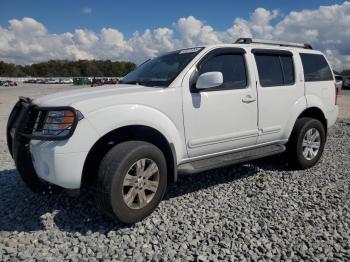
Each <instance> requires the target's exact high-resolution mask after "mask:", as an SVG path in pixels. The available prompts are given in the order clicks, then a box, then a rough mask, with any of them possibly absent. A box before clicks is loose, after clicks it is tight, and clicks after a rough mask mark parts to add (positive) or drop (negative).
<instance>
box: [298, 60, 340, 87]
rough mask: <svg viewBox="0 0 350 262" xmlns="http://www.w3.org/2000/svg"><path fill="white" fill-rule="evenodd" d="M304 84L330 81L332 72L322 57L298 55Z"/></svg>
mask: <svg viewBox="0 0 350 262" xmlns="http://www.w3.org/2000/svg"><path fill="white" fill-rule="evenodd" d="M300 58H301V61H302V63H303V68H304V78H305V82H315V81H332V80H334V79H333V75H332V71H331V69H330V67H329V65H328V63H327V61H326V59H325V58H324V56H323V55H318V54H300Z"/></svg>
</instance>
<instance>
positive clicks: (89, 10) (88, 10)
mask: <svg viewBox="0 0 350 262" xmlns="http://www.w3.org/2000/svg"><path fill="white" fill-rule="evenodd" d="M83 13H84V14H86V15H91V13H92V9H91V8H90V7H84V8H83Z"/></svg>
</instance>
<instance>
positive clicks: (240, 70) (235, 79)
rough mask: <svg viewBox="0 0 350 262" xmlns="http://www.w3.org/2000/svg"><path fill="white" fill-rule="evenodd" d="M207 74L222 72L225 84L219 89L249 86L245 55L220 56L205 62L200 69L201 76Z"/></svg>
mask: <svg viewBox="0 0 350 262" xmlns="http://www.w3.org/2000/svg"><path fill="white" fill-rule="evenodd" d="M207 72H221V73H222V76H223V80H224V81H223V84H222V85H221V86H219V87H217V88H215V90H218V89H240V88H245V87H246V86H247V75H246V66H245V61H244V57H243V54H220V55H217V56H214V57H211V58H209V59H208V60H205V61H204V62H203V63H202V64H201V65H200V68H199V75H201V74H204V73H207Z"/></svg>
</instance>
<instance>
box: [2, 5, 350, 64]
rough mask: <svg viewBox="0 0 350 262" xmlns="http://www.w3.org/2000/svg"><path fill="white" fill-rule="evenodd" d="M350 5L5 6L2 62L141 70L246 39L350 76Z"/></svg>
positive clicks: (3, 13) (3, 12)
mask: <svg viewBox="0 0 350 262" xmlns="http://www.w3.org/2000/svg"><path fill="white" fill-rule="evenodd" d="M349 25H350V2H344V1H323V0H312V1H305V0H303V1H300V0H294V1H287V0H279V1H277V0H264V1H258V0H249V1H234V0H231V1H228V0H224V1H195V0H193V1H183V0H177V1H164V0H163V1H159V0H153V1H137V0H134V1H103V0H100V1H91V0H85V1H83V0H75V1H65V0H60V1H42V0H37V1H33V0H27V1H24V0H22V1H20V0H11V1H10V0H2V1H1V2H0V60H4V61H6V62H12V63H17V64H31V63H36V62H42V61H47V60H49V59H69V60H78V59H110V60H127V61H132V62H136V63H140V62H142V61H143V60H145V59H148V58H151V57H154V56H157V55H159V54H161V53H164V52H167V51H170V50H174V49H179V48H183V47H189V46H195V45H203V44H215V43H230V42H234V41H235V40H236V39H237V38H238V37H256V38H264V39H274V40H284V41H294V42H308V43H311V44H312V45H313V46H314V47H315V48H317V49H320V50H322V51H323V52H325V54H326V55H327V57H328V59H329V60H330V62H331V63H332V65H333V67H335V68H336V69H337V70H341V69H343V68H350V45H349V44H348V43H350V26H349Z"/></svg>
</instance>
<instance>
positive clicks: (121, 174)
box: [95, 141, 167, 223]
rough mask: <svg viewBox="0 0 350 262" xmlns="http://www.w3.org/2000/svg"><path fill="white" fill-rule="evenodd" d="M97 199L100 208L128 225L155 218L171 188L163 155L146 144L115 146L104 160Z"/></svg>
mask: <svg viewBox="0 0 350 262" xmlns="http://www.w3.org/2000/svg"><path fill="white" fill-rule="evenodd" d="M97 185H98V187H97V191H96V193H95V198H96V202H97V206H98V208H99V209H100V210H101V211H102V212H103V213H104V214H107V215H109V216H110V217H112V218H114V219H116V220H119V221H121V222H124V223H135V222H137V221H140V220H142V219H143V218H145V217H146V216H148V215H149V214H151V213H152V212H153V211H154V210H155V209H156V207H157V206H158V204H159V203H160V201H161V200H162V198H163V196H164V194H165V191H166V187H167V166H166V160H165V157H164V155H163V153H162V151H161V150H160V149H159V148H157V147H156V146H154V145H153V144H150V143H147V142H143V141H128V142H123V143H120V144H118V145H116V146H114V147H113V148H112V149H111V150H110V151H109V152H108V153H107V154H106V155H105V157H104V158H103V159H102V161H101V164H100V167H99V172H98V179H97Z"/></svg>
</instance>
